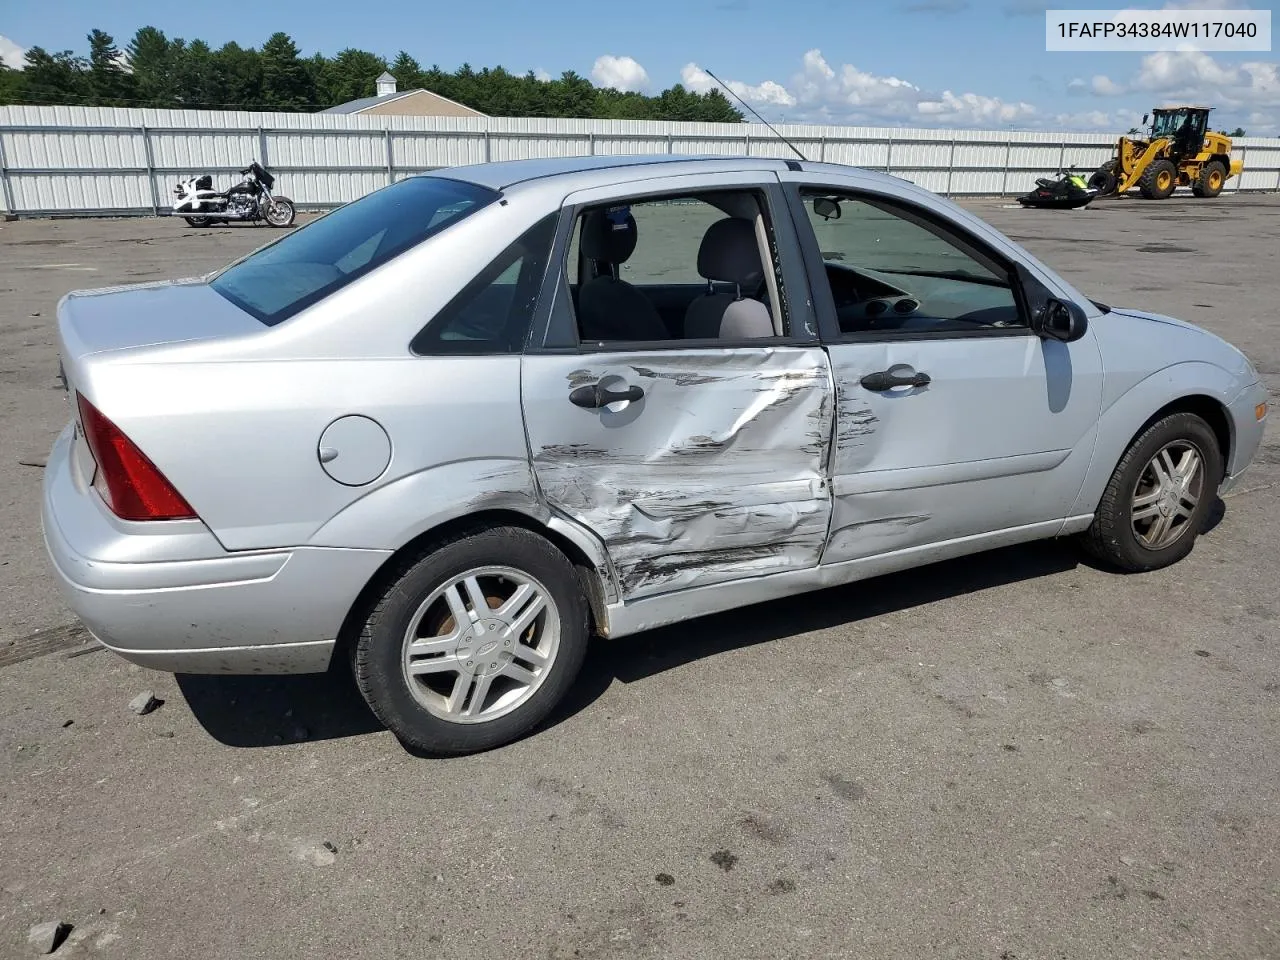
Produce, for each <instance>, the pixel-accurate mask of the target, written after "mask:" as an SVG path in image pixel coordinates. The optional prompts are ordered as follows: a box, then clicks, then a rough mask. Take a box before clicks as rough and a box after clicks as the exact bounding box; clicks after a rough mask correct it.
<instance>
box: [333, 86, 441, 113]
mask: <svg viewBox="0 0 1280 960" xmlns="http://www.w3.org/2000/svg"><path fill="white" fill-rule="evenodd" d="M417 92H418V91H417V90H403V91H401V92H400V93H388V94H387V95H386V96H385V97H361V98H360V99H359V100H348V101H347V102H346V103H340V104H338V105H337V106H336V107H329V108H327V109H325V110H321V111H320V112H321V113H359V112H360V111H361V110H366V109H368V108H369V107H376V106H377V105H378V104H380V103H390V102H391V101H392V100H402V99H404V98H405V97H407V96H409V94H411V93H417Z"/></svg>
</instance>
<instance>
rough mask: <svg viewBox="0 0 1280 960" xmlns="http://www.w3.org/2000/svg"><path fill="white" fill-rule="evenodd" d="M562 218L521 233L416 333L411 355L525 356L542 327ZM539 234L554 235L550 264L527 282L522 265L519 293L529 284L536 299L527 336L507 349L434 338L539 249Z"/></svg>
mask: <svg viewBox="0 0 1280 960" xmlns="http://www.w3.org/2000/svg"><path fill="white" fill-rule="evenodd" d="M559 216H560V214H559V212H558V211H552V212H551V213H548V214H546V215H545V216H542V217H539V218H538V220H537V221H536V222H534V223H533V224H532V225H531V226H529V227H527V228H526V229H524V230H523V231H521V233H520V235H519V236H518V237H516V238H515V239H514V240H512V241H511V242H510V243H509V244H507V245H506V246H505V247H503V248H502V251H501V252H500V253H499V254H498V255H497V256H495V257H494V258H493V259H492V260H490V261H489V262H488V263H487V264H485V265H484V267H483V268H482V269H481V270H479V271H478V272H477V273H476V274H475V275H474V276H473V277H472V278H471V279H470V280H468V281H467V283H466V284H465V285H464V286H463V288H462V289H461V290H459V291H458V292H457V293H456V294H454V295H453V296H452V297H450V298H449V302H448V303H446V304H445V305H444V306H443V307H441V308H440V309H439V310H438V311H436V313H435V314H434V315H433V316H432V317H431V318H430V319H429V320H427V322H426V323H425V324H423V326H422V328H421V329H420V330H419V331H418V332H417V333H416V334H414V336H413V339H412V340H410V341H409V352H410V353H411V354H412V355H413V356H415V357H510V356H519V355H520V354H522V353H523V352H524V351H525V349H526V348H527V347H528V344H529V341H530V338H531V336H532V334H533V331H534V330H535V329H537V327H538V322H539V312H540V311H539V308H540V306H541V303H542V300H543V297H544V295H545V289H546V278H547V272H548V271H549V270H550V269H551V265H552V263H554V259H553V256H554V251H555V242H556V239H557V234H558V232H559V224H558V220H559ZM539 231H547V232H549V233H550V234H551V236H550V237H548V238H546V239H545V241H544V242H545V243H546V244H547V246H546V250H547V253H546V254H545V256H546V261H545V262H544V263H543V264H542V265H541V267H539V268H538V272H537V273H536V274H535V275H534V276H532V277H529V278H527V279H526V278H525V277H524V272H525V270H526V267H525V266H524V265H522V266H521V268H520V276H519V277H517V279H516V283H515V293H516V294H517V295H518V294H519V292H520V291H521V289H522V285H523V284H525V283H527V285H528V289H529V291H530V293H531V295H532V297H533V305H532V307H531V308H530V310H529V320H528V323H527V324H526V325H525V329H524V333H523V334H522V335H521V336H520V337H519V339H518V340H517V341H515V342H514V343H511V344H510V345H507V346H495V345H494V343H493V341H481V340H440V339H431V338H430V332H431V331H432V329H433V328H434V327H436V326H437V324H441V323H444V324H447V323H448V322H449V321H450V320H451V319H452V317H451V316H450V315H451V314H452V313H453V312H454V311H456V310H457V309H458V308H459V307H460V306H463V305H465V304H466V302H467V301H469V300H470V299H471V298H472V297H474V296H475V295H476V294H477V293H479V292H480V291H481V290H484V289H486V288H488V287H489V286H491V285H492V284H493V282H494V281H495V280H497V279H498V277H500V276H502V274H504V273H505V272H506V271H507V270H509V269H511V266H512V264H513V263H515V262H516V261H517V260H519V259H521V258H522V257H524V256H526V255H527V254H528V253H529V251H530V250H532V249H535V248H534V246H533V245H532V244H531V243H530V242H529V241H530V240H531V238H537V237H538V235H539ZM519 299H520V298H519V297H518V296H516V298H515V299H514V300H513V301H512V306H511V307H510V308H508V314H507V318H506V321H505V323H504V324H503V331H504V333H505V332H506V331H507V329H508V328H509V327H510V326H511V313H510V310H511V309H513V308H514V306H515V304H516V303H517V302H518V301H519Z"/></svg>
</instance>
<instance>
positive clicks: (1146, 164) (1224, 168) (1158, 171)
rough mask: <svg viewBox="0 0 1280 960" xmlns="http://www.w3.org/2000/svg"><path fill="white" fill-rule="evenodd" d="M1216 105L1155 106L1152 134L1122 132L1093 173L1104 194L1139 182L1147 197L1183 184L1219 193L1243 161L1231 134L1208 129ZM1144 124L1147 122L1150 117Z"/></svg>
mask: <svg viewBox="0 0 1280 960" xmlns="http://www.w3.org/2000/svg"><path fill="white" fill-rule="evenodd" d="M1212 109H1213V108H1212V107H1164V108H1160V109H1157V110H1154V111H1152V112H1153V114H1154V118H1153V119H1152V121H1151V129H1150V135H1149V136H1147V137H1146V138H1145V139H1136V138H1135V139H1130V138H1129V137H1121V138H1120V140H1119V143H1118V144H1117V145H1116V155H1115V156H1114V157H1112V158H1111V159H1110V160H1108V161H1107V162H1106V163H1104V164H1103V165H1102V166H1101V167H1099V168H1098V169H1097V171H1096V172H1095V173H1094V174H1093V176H1092V177H1090V178H1089V186H1090V187H1092V188H1093V189H1095V190H1097V191H1098V195H1099V196H1104V197H1105V196H1110V195H1112V194H1124V193H1126V192H1127V191H1128V190H1130V189H1131V188H1133V187H1135V186H1136V187H1137V188H1138V189H1139V190H1140V191H1141V192H1142V195H1143V196H1144V197H1146V198H1147V199H1148V200H1163V199H1164V198H1165V197H1167V196H1169V195H1170V194H1171V193H1173V191H1174V190H1175V189H1177V188H1178V187H1179V186H1183V187H1190V188H1191V192H1192V193H1193V194H1195V195H1196V196H1197V197H1216V196H1217V195H1218V194H1219V193H1221V192H1222V187H1223V185H1224V184H1225V183H1226V182H1227V181H1228V180H1230V179H1231V178H1232V177H1238V176H1240V171H1241V170H1243V169H1244V162H1243V161H1242V160H1233V159H1231V138H1230V137H1227V136H1224V135H1223V134H1220V133H1214V132H1213V131H1211V130H1209V111H1210V110H1212ZM1142 123H1143V125H1144V126H1145V125H1146V123H1147V117H1146V116H1145V115H1144V116H1143V118H1142Z"/></svg>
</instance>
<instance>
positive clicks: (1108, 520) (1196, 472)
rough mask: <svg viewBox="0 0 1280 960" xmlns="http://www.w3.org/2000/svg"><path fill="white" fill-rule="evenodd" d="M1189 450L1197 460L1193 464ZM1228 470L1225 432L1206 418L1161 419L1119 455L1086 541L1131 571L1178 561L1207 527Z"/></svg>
mask: <svg viewBox="0 0 1280 960" xmlns="http://www.w3.org/2000/svg"><path fill="white" fill-rule="evenodd" d="M1188 455H1190V456H1191V457H1192V458H1193V459H1194V460H1196V461H1197V462H1196V464H1195V466H1194V467H1193V465H1192V461H1191V460H1190V459H1187V457H1188ZM1175 468H1176V469H1175ZM1222 470H1223V466H1222V451H1221V448H1220V447H1219V446H1218V437H1217V435H1216V434H1215V433H1214V432H1213V429H1212V428H1211V427H1210V426H1209V424H1207V423H1206V422H1205V421H1204V420H1203V419H1202V418H1201V417H1198V416H1196V415H1195V414H1194V413H1174V414H1170V415H1169V416H1167V417H1163V418H1161V419H1160V420H1158V421H1156V422H1155V423H1153V424H1152V425H1151V426H1150V427H1148V428H1147V429H1146V430H1144V431H1143V432H1142V434H1141V435H1139V436H1138V438H1137V439H1136V440H1134V441H1133V443H1132V444H1130V445H1129V449H1128V450H1126V451H1125V454H1124V456H1123V457H1121V458H1120V463H1119V464H1117V465H1116V469H1115V472H1114V473H1112V475H1111V481H1110V482H1109V483H1108V484H1107V488H1106V490H1104V491H1103V494H1102V499H1101V501H1100V502H1099V503H1098V509H1097V511H1095V513H1094V518H1093V524H1092V526H1090V527H1089V529H1088V530H1087V531H1086V532H1085V533H1084V535H1083V537H1082V542H1083V546H1084V547H1085V549H1086V550H1087V551H1088V552H1089V553H1090V554H1091V555H1092V556H1094V557H1095V558H1097V559H1098V560H1101V561H1103V562H1104V563H1107V564H1110V565H1112V566H1114V567H1117V568H1119V569H1121V570H1124V571H1128V572H1131V573H1137V572H1141V571H1146V570H1157V569H1159V568H1161V567H1167V566H1169V565H1170V564H1173V563H1177V562H1178V561H1179V560H1181V559H1183V558H1184V557H1185V556H1186V555H1187V554H1189V553H1190V552H1191V550H1192V548H1193V547H1194V546H1195V541H1196V538H1197V537H1198V536H1199V535H1200V533H1201V532H1202V531H1203V530H1204V525H1205V520H1206V518H1207V517H1208V515H1209V511H1210V510H1211V509H1213V505H1214V502H1215V501H1216V500H1217V495H1218V487H1219V485H1220V484H1221V483H1222ZM1184 488H1185V489H1184ZM1192 497H1194V500H1195V502H1194V504H1192V503H1191V502H1190V501H1191V499H1192ZM1161 525H1163V526H1161ZM1162 529H1163V535H1162V533H1161V531H1162Z"/></svg>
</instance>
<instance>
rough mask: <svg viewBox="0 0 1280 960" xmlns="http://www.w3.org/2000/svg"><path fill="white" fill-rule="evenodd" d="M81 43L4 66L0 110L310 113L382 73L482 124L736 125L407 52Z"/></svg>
mask: <svg viewBox="0 0 1280 960" xmlns="http://www.w3.org/2000/svg"><path fill="white" fill-rule="evenodd" d="M87 39H88V41H89V50H88V56H81V55H79V54H77V53H76V52H74V51H72V50H62V51H59V52H56V53H51V52H49V51H47V50H45V49H44V48H43V47H32V48H31V49H30V50H28V51H27V53H26V63H25V68H24V69H22V70H13V69H10V68H9V67H7V66H6V65H5V64H4V63H3V62H2V61H0V104H5V103H31V104H76V105H83V106H96V107H175V108H177V107H181V108H188V109H209V110H232V109H235V110H268V111H285V112H312V111H315V110H320V109H323V108H325V107H332V106H336V105H338V104H340V103H346V102H347V101H349V100H356V99H359V98H360V97H370V96H373V95H374V93H375V92H376V90H375V83H374V81H375V79H376V78H377V77H378V76H379V75H380V74H381V73H382V72H383V71H386V70H390V71H391V73H392V75H393V76H394V77H395V78H396V81H397V83H398V87H399V89H400V90H402V91H403V90H413V89H425V90H430V91H432V92H434V93H438V94H440V95H441V96H444V97H448V98H449V99H450V100H456V101H457V102H458V103H462V104H465V105H466V106H468V107H471V108H472V109H474V110H479V111H480V112H481V113H487V114H489V115H490V116H500V117H587V118H592V117H594V118H599V119H626V120H691V121H708V122H727V123H735V122H739V121H741V120H742V119H743V116H742V114H741V112H739V111H738V110H737V109H736V108H735V107H734V106H733V105H732V104H731V103H730V102H729V100H728V99H727V98H726V97H725V96H724V95H723V94H721V93H720V92H719V91H718V90H712V91H710V92H709V93H706V94H699V93H695V92H693V91H691V90H687V89H685V88H684V87H683V86H681V85H680V84H676V85H675V86H673V87H670V88H668V89H666V90H663V91H662V92H661V93H659V94H658V95H656V96H645V95H644V94H640V93H624V92H622V91H619V90H614V89H609V88H606V89H601V88H598V87H596V86H595V85H594V84H592V83H591V81H590V80H588V79H587V78H585V77H582V76H580V75H578V74H576V73H574V72H573V71H572V70H567V71H565V72H564V73H562V74H561V75H560V76H559V77H556V78H553V79H550V80H540V79H539V78H538V77H536V76H535V75H534V74H533V73H532V72H529V73H526V74H524V75H519V74H514V73H510V72H508V71H507V70H504V69H503V68H502V67H493V68H489V67H486V68H484V69H482V70H479V71H477V70H474V69H473V68H472V67H471V66H470V64H463V65H462V66H461V67H459V68H458V69H457V70H454V71H452V72H446V71H444V70H441V69H440V67H438V66H435V65H433V66H431V67H429V68H426V69H424V68H423V67H422V65H421V64H420V63H419V62H418V61H417V60H415V59H414V58H413V57H412V56H410V55H409V54H408V53H406V52H405V51H403V50H402V51H400V52H399V53H398V54H397V55H396V57H395V59H394V60H392V61H391V62H390V63H388V62H387V61H386V60H385V59H383V58H382V57H381V56H379V55H378V54H376V53H370V52H369V51H367V50H356V49H351V48H348V49H346V50H342V51H340V52H339V53H338V54H337V55H336V56H333V57H327V56H325V55H324V54H322V53H316V54H313V55H312V56H310V57H303V56H302V55H301V53H300V52H299V50H298V47H297V45H296V44H295V43H294V42H293V40H292V38H290V37H289V35H288V34H286V33H283V32H277V33H274V34H272V35H271V37H270V38H269V39H268V40H267V41H266V43H264V44H263V45H262V48H261V49H255V48H254V47H241V46H240V45H239V44H237V43H234V42H232V43H227V44H225V45H224V46H222V47H221V48H219V49H217V50H215V49H213V48H212V47H210V46H209V44H207V43H205V42H204V41H203V40H191V41H189V42H188V41H187V40H183V39H181V38H173V39H171V38H169V37H166V36H165V34H164V32H163V31H162V30H158V29H156V28H155V27H142V28H141V29H139V30H138V32H137V33H136V34H134V36H133V39H132V40H130V41H129V43H128V44H127V45H126V47H125V50H124V51H123V52H122V51H121V50H120V49H119V48H118V47H117V46H116V42H115V39H114V38H113V37H112V36H111V35H110V34H108V33H104V32H103V31H101V30H94V31H92V32H91V33H89V34H88V36H87Z"/></svg>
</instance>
